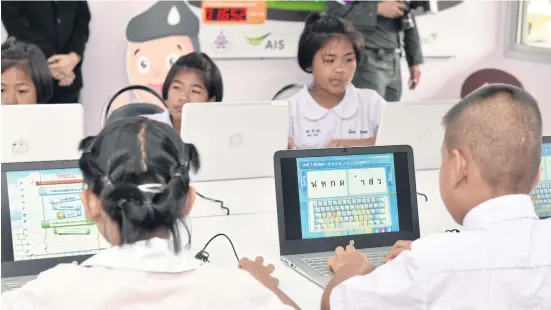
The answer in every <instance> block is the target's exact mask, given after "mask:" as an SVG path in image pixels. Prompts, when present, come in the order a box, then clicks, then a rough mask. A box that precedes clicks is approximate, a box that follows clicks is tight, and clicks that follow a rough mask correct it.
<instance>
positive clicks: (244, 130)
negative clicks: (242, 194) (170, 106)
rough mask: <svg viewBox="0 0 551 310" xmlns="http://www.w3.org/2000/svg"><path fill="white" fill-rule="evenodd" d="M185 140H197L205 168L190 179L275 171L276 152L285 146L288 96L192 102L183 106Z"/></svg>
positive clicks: (262, 174) (241, 176) (267, 174)
mask: <svg viewBox="0 0 551 310" xmlns="http://www.w3.org/2000/svg"><path fill="white" fill-rule="evenodd" d="M181 135H182V139H183V140H184V141H185V142H186V143H193V144H194V145H195V146H196V147H197V150H198V151H199V155H200V156H201V161H202V163H203V164H202V168H201V171H200V172H199V174H197V175H193V176H192V177H191V179H192V181H194V182H196V181H214V180H234V179H249V178H261V177H271V176H273V172H274V170H273V165H272V159H273V156H274V153H275V152H276V151H279V150H284V149H287V143H288V139H289V106H288V103H287V101H271V102H257V103H237V102H236V103H228V102H224V103H217V102H207V103H188V104H185V105H184V107H183V110H182V127H181Z"/></svg>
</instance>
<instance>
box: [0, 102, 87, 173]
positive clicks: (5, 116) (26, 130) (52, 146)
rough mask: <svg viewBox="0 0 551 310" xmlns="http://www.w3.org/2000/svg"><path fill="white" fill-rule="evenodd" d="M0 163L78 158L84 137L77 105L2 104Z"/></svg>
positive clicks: (80, 114) (82, 118) (80, 107)
mask: <svg viewBox="0 0 551 310" xmlns="http://www.w3.org/2000/svg"><path fill="white" fill-rule="evenodd" d="M0 111H1V114H2V116H1V117H2V124H1V125H0V126H1V128H2V139H1V141H2V142H1V143H2V144H1V146H2V163H13V162H31V161H49V160H59V159H78V158H79V157H80V153H79V151H78V144H79V142H80V140H82V138H84V113H83V110H82V106H81V105H80V104H29V105H3V106H1V110H0Z"/></svg>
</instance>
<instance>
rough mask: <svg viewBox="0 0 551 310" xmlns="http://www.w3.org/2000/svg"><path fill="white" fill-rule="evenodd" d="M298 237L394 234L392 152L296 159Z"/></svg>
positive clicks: (394, 193) (394, 202) (395, 219)
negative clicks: (300, 230) (299, 225)
mask: <svg viewBox="0 0 551 310" xmlns="http://www.w3.org/2000/svg"><path fill="white" fill-rule="evenodd" d="M297 172H298V178H299V180H298V181H299V182H298V184H299V199H300V220H301V226H302V238H303V239H311V238H323V237H332V236H349V235H359V234H371V233H380V232H392V231H399V229H400V227H399V223H398V201H397V198H396V183H395V174H394V156H393V154H383V155H380V154H377V155H351V156H335V157H311V158H298V159H297Z"/></svg>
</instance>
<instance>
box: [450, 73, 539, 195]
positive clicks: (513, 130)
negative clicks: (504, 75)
mask: <svg viewBox="0 0 551 310" xmlns="http://www.w3.org/2000/svg"><path fill="white" fill-rule="evenodd" d="M443 124H444V126H445V127H446V133H445V137H444V143H445V144H444V147H445V148H447V150H448V151H452V150H453V149H461V148H463V149H467V150H468V151H469V152H470V154H471V156H472V158H473V160H474V162H475V163H476V165H477V166H478V168H479V169H480V174H481V176H482V178H483V179H484V181H486V182H487V183H488V185H490V186H491V187H492V188H493V189H495V190H496V191H500V192H508V193H513V192H514V193H525V194H527V193H528V192H530V191H531V190H532V186H533V183H534V180H535V179H536V176H537V174H538V170H539V166H540V161H541V143H542V116H541V111H540V109H539V107H538V103H537V101H536V99H534V97H532V95H530V94H529V93H528V92H526V91H525V90H522V89H520V88H518V87H515V86H511V85H505V84H492V85H489V86H484V87H482V88H479V89H478V90H476V91H474V92H473V93H471V94H469V95H468V96H467V97H465V98H464V99H463V100H461V101H460V102H459V103H458V104H456V105H455V106H453V107H452V108H451V109H450V111H449V112H448V113H447V114H446V116H445V117H444V119H443Z"/></svg>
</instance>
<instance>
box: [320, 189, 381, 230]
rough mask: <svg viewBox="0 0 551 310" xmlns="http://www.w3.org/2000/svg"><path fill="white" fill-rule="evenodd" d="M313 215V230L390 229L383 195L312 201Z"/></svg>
mask: <svg viewBox="0 0 551 310" xmlns="http://www.w3.org/2000/svg"><path fill="white" fill-rule="evenodd" d="M313 215H314V225H313V227H312V230H313V231H331V230H343V229H365V228H371V229H373V230H374V232H382V233H384V232H390V231H391V230H390V228H389V227H390V226H391V223H390V218H389V216H388V204H387V199H386V197H384V196H381V197H369V198H367V197H366V198H357V199H338V200H319V201H314V202H313Z"/></svg>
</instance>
